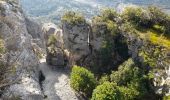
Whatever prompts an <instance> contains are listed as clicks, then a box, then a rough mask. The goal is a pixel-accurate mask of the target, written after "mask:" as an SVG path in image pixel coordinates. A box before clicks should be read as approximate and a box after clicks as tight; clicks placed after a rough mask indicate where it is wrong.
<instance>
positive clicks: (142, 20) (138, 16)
mask: <svg viewBox="0 0 170 100" xmlns="http://www.w3.org/2000/svg"><path fill="white" fill-rule="evenodd" d="M121 16H122V19H123V20H124V21H128V22H132V23H133V24H135V25H137V26H145V27H149V26H150V16H149V14H148V12H147V10H144V9H142V8H140V7H126V8H125V10H124V11H123V13H122V15H121Z"/></svg>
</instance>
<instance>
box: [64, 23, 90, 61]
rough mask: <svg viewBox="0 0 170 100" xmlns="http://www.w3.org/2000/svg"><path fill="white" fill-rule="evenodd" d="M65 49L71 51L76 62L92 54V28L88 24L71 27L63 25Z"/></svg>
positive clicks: (66, 24)
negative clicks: (90, 46) (90, 43)
mask: <svg viewBox="0 0 170 100" xmlns="http://www.w3.org/2000/svg"><path fill="white" fill-rule="evenodd" d="M62 30H63V40H64V48H65V49H67V50H69V52H70V53H71V55H72V59H74V61H75V62H76V61H78V60H80V59H81V58H82V57H83V56H86V55H88V54H89V53H90V50H89V42H90V40H91V38H90V35H91V27H90V25H88V24H87V23H80V24H77V25H70V24H69V23H68V22H64V23H63V24H62Z"/></svg>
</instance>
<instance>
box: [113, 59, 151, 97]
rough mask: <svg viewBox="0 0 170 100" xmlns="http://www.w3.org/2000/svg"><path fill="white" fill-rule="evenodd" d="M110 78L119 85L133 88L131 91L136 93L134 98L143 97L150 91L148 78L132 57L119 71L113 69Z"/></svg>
mask: <svg viewBox="0 0 170 100" xmlns="http://www.w3.org/2000/svg"><path fill="white" fill-rule="evenodd" d="M110 78H111V81H112V82H115V83H117V84H118V85H119V86H121V87H122V86H126V87H127V88H129V89H130V90H132V91H130V93H132V94H134V98H141V97H142V96H144V95H145V94H147V92H148V91H147V88H148V84H147V82H148V78H147V77H146V76H145V74H144V72H143V71H142V70H141V69H139V68H138V67H136V65H135V64H134V62H133V61H132V59H129V60H128V61H126V62H125V63H123V64H122V65H121V66H119V68H118V71H113V72H112V74H111V75H110Z"/></svg>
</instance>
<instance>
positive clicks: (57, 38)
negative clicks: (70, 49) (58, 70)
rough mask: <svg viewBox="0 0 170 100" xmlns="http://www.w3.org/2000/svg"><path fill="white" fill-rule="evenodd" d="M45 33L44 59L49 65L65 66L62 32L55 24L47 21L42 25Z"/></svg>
mask: <svg viewBox="0 0 170 100" xmlns="http://www.w3.org/2000/svg"><path fill="white" fill-rule="evenodd" d="M43 31H44V33H45V41H46V46H47V48H46V50H47V57H46V61H47V63H48V64H49V65H54V66H65V64H66V62H65V61H66V60H65V59H66V57H65V54H64V48H63V46H64V42H63V33H62V30H61V29H58V28H57V26H56V25H55V24H52V23H47V24H44V26H43Z"/></svg>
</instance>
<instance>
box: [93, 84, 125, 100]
mask: <svg viewBox="0 0 170 100" xmlns="http://www.w3.org/2000/svg"><path fill="white" fill-rule="evenodd" d="M122 96H123V95H122V94H121V92H120V91H119V89H118V87H117V85H116V84H115V83H110V82H105V83H103V84H102V85H99V86H97V87H96V89H95V90H94V91H93V95H92V99H91V100H123V98H122Z"/></svg>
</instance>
